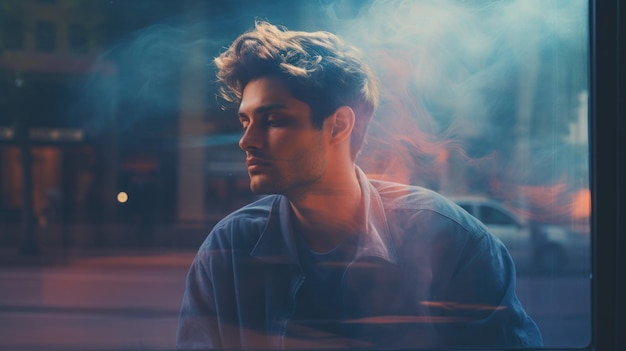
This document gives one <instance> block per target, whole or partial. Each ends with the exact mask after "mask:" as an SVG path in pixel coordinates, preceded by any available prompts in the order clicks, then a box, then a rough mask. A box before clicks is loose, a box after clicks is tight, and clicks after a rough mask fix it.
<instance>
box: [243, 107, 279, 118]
mask: <svg viewBox="0 0 626 351" xmlns="http://www.w3.org/2000/svg"><path fill="white" fill-rule="evenodd" d="M286 108H287V106H286V105H283V104H269V105H263V106H259V107H257V108H256V109H254V111H252V114H255V115H257V114H262V113H267V112H269V111H272V110H284V109H286ZM237 115H238V116H239V117H247V115H246V114H245V113H243V112H241V110H240V111H239V112H238V113H237Z"/></svg>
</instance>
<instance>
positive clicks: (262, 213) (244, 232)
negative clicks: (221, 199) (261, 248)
mask: <svg viewBox="0 0 626 351" xmlns="http://www.w3.org/2000/svg"><path fill="white" fill-rule="evenodd" d="M279 199H280V196H279V195H268V196H264V197H262V198H260V199H258V200H256V201H254V202H252V203H250V204H248V205H246V206H244V207H241V208H239V209H238V210H236V211H234V212H232V213H230V214H228V215H227V216H226V217H224V218H222V219H221V220H220V221H219V222H217V224H216V225H215V226H214V227H213V229H212V230H211V232H210V233H209V235H208V236H207V238H206V240H205V241H204V243H203V245H202V248H207V247H212V248H215V247H220V248H225V247H231V246H237V244H238V243H239V244H241V243H244V242H248V243H250V244H252V243H255V242H256V240H257V239H258V237H259V235H260V234H261V233H262V232H263V231H264V230H265V228H266V227H267V225H268V223H269V221H270V217H271V214H272V211H275V210H276V206H275V205H276V203H277V201H279Z"/></svg>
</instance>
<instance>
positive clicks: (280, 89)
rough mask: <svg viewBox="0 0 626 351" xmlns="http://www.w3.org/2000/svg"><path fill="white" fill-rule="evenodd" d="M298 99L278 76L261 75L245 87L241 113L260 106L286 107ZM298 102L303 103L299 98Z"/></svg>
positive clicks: (250, 111) (240, 108) (265, 107)
mask: <svg viewBox="0 0 626 351" xmlns="http://www.w3.org/2000/svg"><path fill="white" fill-rule="evenodd" d="M295 101H296V99H295V98H294V97H293V95H292V94H291V92H290V91H289V90H288V89H287V86H286V84H285V83H284V81H283V80H282V79H280V78H278V77H271V76H270V77H261V78H256V79H253V80H251V81H250V82H248V84H246V86H245V87H244V89H243V92H242V96H241V102H240V104H239V114H247V113H252V112H254V111H255V110H256V109H258V108H263V109H267V108H269V107H272V108H275V109H277V108H286V107H287V106H288V105H292V104H294V102H295ZM298 102H300V103H303V102H301V101H299V100H298Z"/></svg>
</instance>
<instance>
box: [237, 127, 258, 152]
mask: <svg viewBox="0 0 626 351" xmlns="http://www.w3.org/2000/svg"><path fill="white" fill-rule="evenodd" d="M262 145H263V143H262V134H261V131H260V130H259V128H258V127H256V126H255V125H253V124H252V123H251V124H249V125H248V127H247V128H246V130H245V131H244V133H243V135H242V136H241V139H239V147H240V148H241V149H242V150H244V151H246V150H250V149H260V148H261V146H262Z"/></svg>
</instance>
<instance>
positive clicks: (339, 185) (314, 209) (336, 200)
mask: <svg viewBox="0 0 626 351" xmlns="http://www.w3.org/2000/svg"><path fill="white" fill-rule="evenodd" d="M289 200H290V204H291V208H292V211H293V214H294V221H293V223H294V230H295V232H296V234H297V235H302V236H303V238H304V240H305V242H306V243H307V244H308V245H309V247H310V248H311V249H312V250H314V251H318V252H326V251H329V250H332V249H333V248H335V247H337V246H338V245H339V244H341V242H342V241H343V240H345V239H346V238H347V237H348V236H350V235H355V234H357V233H358V232H359V231H361V230H363V227H364V225H365V220H364V209H363V201H362V191H361V187H360V184H359V181H358V179H357V177H356V173H352V175H351V176H350V177H344V179H343V180H341V181H336V182H332V183H329V184H325V185H324V186H323V187H318V188H316V189H314V190H311V191H308V192H306V193H304V194H301V195H300V196H297V197H294V198H290V199H289Z"/></svg>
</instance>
